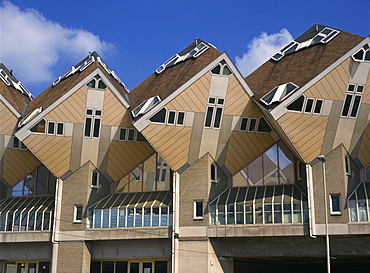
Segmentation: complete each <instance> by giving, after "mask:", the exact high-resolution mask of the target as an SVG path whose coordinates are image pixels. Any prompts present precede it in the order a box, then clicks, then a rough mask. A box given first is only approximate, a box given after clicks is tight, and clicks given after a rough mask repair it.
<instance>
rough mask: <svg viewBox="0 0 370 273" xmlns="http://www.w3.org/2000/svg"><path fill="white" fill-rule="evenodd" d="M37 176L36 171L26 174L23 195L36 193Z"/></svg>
mask: <svg viewBox="0 0 370 273" xmlns="http://www.w3.org/2000/svg"><path fill="white" fill-rule="evenodd" d="M35 177H36V171H33V172H32V173H31V174H29V175H27V176H26V179H25V180H24V187H23V195H34V194H35Z"/></svg>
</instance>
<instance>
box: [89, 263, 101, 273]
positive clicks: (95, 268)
mask: <svg viewBox="0 0 370 273" xmlns="http://www.w3.org/2000/svg"><path fill="white" fill-rule="evenodd" d="M100 263H101V262H91V266H90V273H100Z"/></svg>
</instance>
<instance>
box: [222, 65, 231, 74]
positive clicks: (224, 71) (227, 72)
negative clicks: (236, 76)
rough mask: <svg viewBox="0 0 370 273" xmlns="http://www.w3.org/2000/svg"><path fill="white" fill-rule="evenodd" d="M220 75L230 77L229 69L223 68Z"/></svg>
mask: <svg viewBox="0 0 370 273" xmlns="http://www.w3.org/2000/svg"><path fill="white" fill-rule="evenodd" d="M222 75H225V76H228V75H231V70H230V69H229V67H228V66H227V65H225V66H224V70H223V72H222Z"/></svg>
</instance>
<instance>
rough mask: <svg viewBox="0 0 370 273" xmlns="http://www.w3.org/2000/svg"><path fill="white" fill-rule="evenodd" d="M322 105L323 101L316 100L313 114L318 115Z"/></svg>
mask: <svg viewBox="0 0 370 273" xmlns="http://www.w3.org/2000/svg"><path fill="white" fill-rule="evenodd" d="M322 104H323V101H322V100H317V101H316V105H315V109H314V110H313V112H314V113H315V114H320V113H321V107H322Z"/></svg>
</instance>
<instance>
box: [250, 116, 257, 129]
mask: <svg viewBox="0 0 370 273" xmlns="http://www.w3.org/2000/svg"><path fill="white" fill-rule="evenodd" d="M256 123H257V119H255V118H251V121H250V123H249V129H248V131H249V132H254V131H256Z"/></svg>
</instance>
